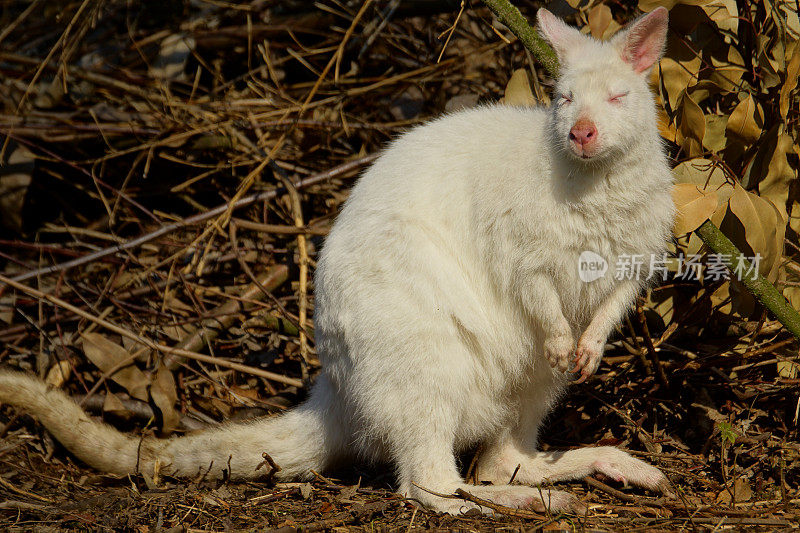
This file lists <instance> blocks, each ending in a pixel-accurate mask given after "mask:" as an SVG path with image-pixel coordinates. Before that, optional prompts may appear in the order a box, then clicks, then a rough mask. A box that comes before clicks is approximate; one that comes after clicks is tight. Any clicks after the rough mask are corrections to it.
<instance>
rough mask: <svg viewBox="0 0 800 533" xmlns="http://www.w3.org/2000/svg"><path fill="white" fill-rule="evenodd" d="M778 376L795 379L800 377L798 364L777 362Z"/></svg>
mask: <svg viewBox="0 0 800 533" xmlns="http://www.w3.org/2000/svg"><path fill="white" fill-rule="evenodd" d="M778 375H779V376H780V377H782V378H787V379H795V378H797V376H798V375H800V364H797V362H795V361H778Z"/></svg>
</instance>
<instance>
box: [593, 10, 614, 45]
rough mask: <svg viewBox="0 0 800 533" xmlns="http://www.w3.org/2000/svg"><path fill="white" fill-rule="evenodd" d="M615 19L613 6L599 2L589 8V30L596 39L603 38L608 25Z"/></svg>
mask: <svg viewBox="0 0 800 533" xmlns="http://www.w3.org/2000/svg"><path fill="white" fill-rule="evenodd" d="M612 20H614V19H613V17H612V16H611V8H610V7H608V6H607V5H605V4H597V5H596V6H594V7H593V8H592V9H590V10H589V31H590V32H591V34H592V37H594V38H595V39H602V38H603V35H604V34H605V32H606V30H607V29H608V25H609V24H611V21H612Z"/></svg>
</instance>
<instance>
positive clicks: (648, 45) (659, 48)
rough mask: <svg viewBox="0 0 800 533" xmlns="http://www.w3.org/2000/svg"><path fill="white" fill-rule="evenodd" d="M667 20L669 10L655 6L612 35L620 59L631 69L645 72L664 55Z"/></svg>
mask: <svg viewBox="0 0 800 533" xmlns="http://www.w3.org/2000/svg"><path fill="white" fill-rule="evenodd" d="M668 22H669V12H668V11H667V10H666V9H665V8H663V7H657V8H656V9H654V10H653V11H651V12H650V13H648V14H647V15H645V16H643V17H640V18H638V19H636V20H635V21H633V22H632V23H631V25H630V26H628V28H626V29H625V30H624V31H622V32H620V33H619V34H617V35H615V36H614V43H615V44H617V45H618V46H619V47H620V54H621V55H622V59H623V60H624V61H625V62H626V63H628V64H630V65H631V66H632V67H633V70H635V71H636V72H645V71H647V70H649V69H650V68H651V67H652V66H653V65H655V64H656V62H657V61H658V60H659V59H661V56H662V55H664V47H665V46H666V44H667V25H668Z"/></svg>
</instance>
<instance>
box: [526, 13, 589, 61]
mask: <svg viewBox="0 0 800 533" xmlns="http://www.w3.org/2000/svg"><path fill="white" fill-rule="evenodd" d="M536 22H537V26H538V27H539V33H540V34H541V36H542V37H544V38H545V39H546V40H547V42H549V43H550V44H551V45H552V46H553V50H555V52H556V55H557V56H558V58H559V59H560V60H562V61H563V59H564V56H566V54H567V52H569V51H570V50H575V49H576V48H577V47H578V45H580V44H581V42H582V41H583V40H584V39H585V37H584V36H583V35H581V32H579V31H578V30H576V29H575V28H573V27H572V26H569V25H567V24H565V23H564V21H563V20H561V19H560V18H558V17H557V16H555V15H553V14H552V13H550V12H549V11H548V10H546V9H544V8H540V9H539V11H537V12H536Z"/></svg>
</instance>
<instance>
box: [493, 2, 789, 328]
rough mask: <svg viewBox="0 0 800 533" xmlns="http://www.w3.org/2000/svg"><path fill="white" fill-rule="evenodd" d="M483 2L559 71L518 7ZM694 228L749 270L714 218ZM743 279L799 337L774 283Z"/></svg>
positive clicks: (732, 263) (728, 262) (728, 260)
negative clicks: (714, 221)
mask: <svg viewBox="0 0 800 533" xmlns="http://www.w3.org/2000/svg"><path fill="white" fill-rule="evenodd" d="M484 3H485V4H486V5H487V6H488V7H489V9H491V10H492V12H493V13H494V14H495V16H497V18H498V20H500V22H502V23H503V24H505V25H506V26H507V27H508V29H509V30H511V32H512V33H513V34H514V35H516V36H517V37H518V38H519V40H520V41H522V44H523V45H525V48H527V49H528V50H529V51H530V52H531V53H532V54H533V55H534V57H536V59H538V60H539V62H541V63H542V65H543V66H544V67H545V69H547V72H548V73H549V74H550V75H551V76H554V77H555V76H557V75H558V58H557V57H556V54H555V52H554V51H553V49H552V48H551V47H550V46H549V45H548V44H547V43H546V42H545V41H544V40H543V39H542V38H541V37H540V36H539V34H538V33H537V32H536V30H534V29H533V27H531V25H530V24H528V22H527V21H526V20H525V17H523V16H522V13H520V11H519V9H517V8H516V7H514V6H513V5H511V3H510V2H509V1H508V0H484ZM694 232H695V233H696V234H697V235H698V236H699V237H700V238H701V239H702V240H703V242H704V243H705V245H706V246H707V247H708V248H710V249H711V250H712V251H713V252H714V253H716V254H719V256H720V258H721V262H723V263H724V264H725V266H726V267H727V268H728V269H729V270H730V271H731V272H734V273H735V272H736V270H735V269H736V268H737V265H738V268H740V269H741V268H742V267H744V269H745V270H746V271H749V269H750V268H751V264H750V263H749V262H748V261H747V259H745V257H744V254H743V253H742V252H741V251H740V250H739V249H738V248H737V247H736V245H734V244H733V242H731V240H730V239H729V238H728V237H726V236H725V234H724V233H722V231H720V229H719V228H718V227H717V226H716V225H715V224H714V223H713V222H711V220H706V221H705V222H703V223H702V224H701V225H700V226H699V227H698V228H697V229H695V230H694ZM741 282H742V284H743V285H744V286H745V287H747V289H748V290H749V291H750V292H751V293H752V294H753V296H755V297H756V298H757V299H758V301H759V302H761V303H762V304H763V305H764V307H766V308H767V309H769V310H770V311H771V312H772V314H773V315H774V316H775V318H777V319H778V321H779V322H780V323H781V324H783V325H784V326H785V327H786V329H787V330H789V331H790V332H791V333H792V334H793V335H794V336H795V337H797V338H798V339H800V314H799V313H798V312H797V310H795V309H794V308H793V307H792V306H791V305H790V304H789V302H788V301H786V298H784V297H783V295H782V294H781V293H780V291H778V289H776V288H775V286H774V285H773V284H772V283H770V282H769V281H768V280H767V279H766V278H764V277H763V276H761V275H760V274H758V273H757V272H756V275H755V276H754V277H750V276H743V277H742V279H741Z"/></svg>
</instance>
